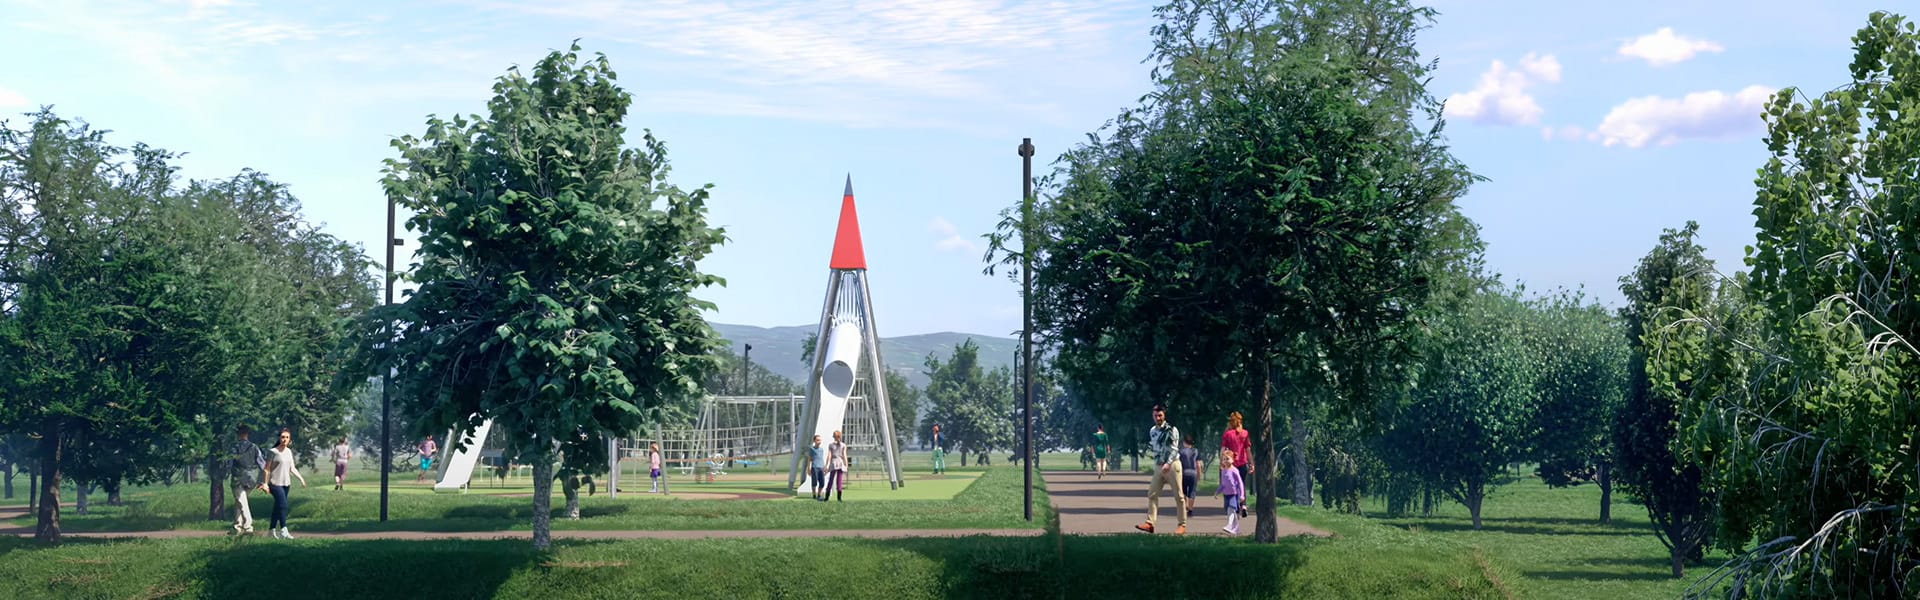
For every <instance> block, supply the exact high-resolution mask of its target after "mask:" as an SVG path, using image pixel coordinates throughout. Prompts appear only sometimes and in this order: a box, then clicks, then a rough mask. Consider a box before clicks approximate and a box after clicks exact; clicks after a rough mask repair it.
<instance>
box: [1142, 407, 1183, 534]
mask: <svg viewBox="0 0 1920 600" xmlns="http://www.w3.org/2000/svg"><path fill="white" fill-rule="evenodd" d="M1179 444H1180V428H1178V427H1174V426H1173V424H1172V423H1168V422H1167V407H1165V406H1161V405H1159V404H1155V405H1153V427H1151V428H1149V429H1147V450H1148V451H1149V452H1150V453H1151V454H1153V464H1154V469H1153V481H1152V483H1149V484H1147V522H1145V523H1141V524H1139V525H1135V526H1133V528H1134V529H1138V530H1141V531H1145V532H1147V533H1153V523H1154V521H1157V520H1159V519H1160V490H1161V489H1163V488H1165V487H1168V486H1172V487H1173V498H1174V503H1175V505H1177V506H1178V507H1179V509H1180V510H1179V512H1178V513H1177V514H1179V515H1180V527H1179V528H1178V529H1174V530H1173V532H1174V533H1176V534H1180V535H1186V533H1187V496H1186V493H1185V492H1183V491H1181V489H1180V457H1179Z"/></svg>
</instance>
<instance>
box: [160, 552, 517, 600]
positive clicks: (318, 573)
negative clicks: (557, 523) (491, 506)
mask: <svg viewBox="0 0 1920 600" xmlns="http://www.w3.org/2000/svg"><path fill="white" fill-rule="evenodd" d="M263 542H264V543H263ZM316 546H321V547H322V548H321V549H316ZM198 558H199V560H198V561H197V562H198V563H199V565H200V567H199V569H198V570H197V571H196V572H195V573H194V574H193V576H194V578H195V579H196V580H197V581H198V582H200V583H201V584H202V585H203V587H202V588H201V590H200V595H202V596H205V597H209V598H242V597H248V596H257V595H259V594H261V593H263V592H272V593H273V594H274V595H276V596H278V597H297V598H402V597H419V598H491V597H494V596H495V592H496V590H498V588H499V587H500V586H501V585H502V584H504V583H506V582H507V580H508V579H509V578H510V577H512V576H513V575H514V573H515V572H516V571H519V570H522V569H525V568H527V567H529V566H532V565H533V564H534V563H535V562H537V561H539V560H540V559H541V558H542V555H541V554H540V553H537V552H535V551H534V550H533V548H532V546H531V545H529V544H528V543H527V542H526V541H525V540H485V541H462V542H459V543H434V542H431V541H400V540H350V541H349V540H337V541H326V542H318V543H315V542H299V543H275V542H272V541H268V540H233V541H231V542H230V543H221V544H214V545H213V547H211V548H208V549H207V550H204V551H202V552H201V553H200V556H199V557H198ZM402 574H403V575H404V576H401V575H402ZM292 582H297V584H295V583H292Z"/></svg>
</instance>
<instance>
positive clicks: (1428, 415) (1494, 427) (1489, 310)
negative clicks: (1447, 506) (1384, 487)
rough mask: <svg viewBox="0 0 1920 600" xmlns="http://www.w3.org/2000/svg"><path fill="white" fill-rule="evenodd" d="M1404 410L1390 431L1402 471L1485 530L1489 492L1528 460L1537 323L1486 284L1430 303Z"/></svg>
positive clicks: (1512, 297)
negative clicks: (1533, 341) (1509, 471)
mask: <svg viewBox="0 0 1920 600" xmlns="http://www.w3.org/2000/svg"><path fill="white" fill-rule="evenodd" d="M1432 308H1434V309H1437V310H1436V311H1435V312H1436V313H1438V314H1436V315H1435V316H1434V317H1433V318H1432V321H1431V322H1432V327H1431V329H1430V330H1428V331H1429V332H1428V333H1427V334H1426V335H1424V336H1422V339H1421V340H1420V350H1421V354H1422V356H1423V358H1422V360H1421V362H1420V363H1419V365H1418V367H1417V373H1418V374H1417V376H1416V377H1415V378H1414V381H1413V387H1412V391H1411V392H1410V393H1409V394H1408V398H1407V404H1406V405H1405V406H1402V407H1400V408H1399V410H1398V411H1396V418H1394V419H1392V421H1391V423H1392V427H1391V428H1390V429H1389V430H1388V431H1387V432H1386V433H1385V435H1386V437H1387V438H1388V439H1389V440H1392V446H1390V447H1391V448H1392V449H1393V450H1394V452H1393V453H1392V454H1391V455H1390V456H1391V460H1396V461H1399V462H1401V463H1403V464H1404V465H1405V466H1403V467H1402V468H1403V470H1409V471H1413V472H1417V473H1420V474H1422V475H1423V476H1424V477H1425V479H1426V481H1427V482H1428V484H1429V485H1431V486H1432V487H1433V489H1435V490H1437V491H1439V492H1441V493H1444V494H1446V495H1447V496H1448V497H1450V498H1452V499H1453V500H1454V501H1456V502H1459V503H1461V504H1462V505H1464V506H1466V507H1467V511H1468V513H1469V514H1471V515H1472V517H1473V527H1474V528H1475V529H1478V528H1480V525H1481V520H1480V519H1481V509H1482V508H1483V507H1484V505H1485V501H1486V497H1487V493H1488V492H1490V491H1492V490H1493V488H1494V487H1496V486H1497V485H1498V484H1499V481H1500V475H1502V474H1503V473H1505V471H1506V469H1507V466H1508V465H1509V464H1510V463H1512V462H1514V461H1516V460H1518V459H1520V458H1522V457H1523V456H1524V455H1525V451H1526V449H1527V444H1529V443H1530V442H1532V441H1533V440H1532V437H1531V436H1530V435H1529V433H1530V431H1531V428H1530V425H1531V423H1529V421H1530V417H1531V415H1532V414H1533V410H1534V398H1535V389H1534V388H1535V381H1536V379H1537V378H1538V373H1539V366H1538V363H1539V360H1538V358H1539V357H1538V356H1537V355H1536V354H1534V353H1533V352H1532V348H1529V347H1528V339H1529V338H1530V337H1531V336H1532V334H1533V333H1534V332H1533V323H1532V321H1533V319H1532V315H1531V314H1530V310H1529V308H1528V307H1527V305H1526V304H1525V303H1524V302H1523V301H1522V300H1521V299H1519V298H1518V297H1516V296H1515V295H1513V293H1512V292H1510V291H1507V290H1504V289H1502V288H1500V287H1498V284H1496V283H1493V282H1487V283H1485V284H1481V285H1474V286H1470V287H1468V288H1466V289H1463V290H1461V293H1460V294H1459V295H1458V296H1455V297H1451V298H1445V299H1444V300H1443V301H1441V302H1439V303H1437V304H1436V305H1434V306H1432Z"/></svg>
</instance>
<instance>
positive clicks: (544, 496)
mask: <svg viewBox="0 0 1920 600" xmlns="http://www.w3.org/2000/svg"><path fill="white" fill-rule="evenodd" d="M545 443H546V441H545V440H544V439H539V440H536V441H535V442H534V444H535V446H534V447H535V448H541V446H542V445H543V444H545ZM552 545H553V452H552V451H551V450H548V451H545V452H540V451H535V452H534V455H533V549H534V550H540V551H546V549H547V548H548V547H551V546H552Z"/></svg>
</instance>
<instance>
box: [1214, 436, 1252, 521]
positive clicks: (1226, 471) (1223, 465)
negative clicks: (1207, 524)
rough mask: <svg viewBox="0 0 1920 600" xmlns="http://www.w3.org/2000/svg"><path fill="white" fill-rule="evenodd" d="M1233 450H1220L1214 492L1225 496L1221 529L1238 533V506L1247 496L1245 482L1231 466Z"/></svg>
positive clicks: (1238, 471)
mask: <svg viewBox="0 0 1920 600" xmlns="http://www.w3.org/2000/svg"><path fill="white" fill-rule="evenodd" d="M1233 459H1234V455H1233V451H1232V450H1222V451H1221V452H1220V489H1219V490H1217V491H1215V492H1214V494H1215V495H1218V496H1226V497H1227V526H1226V527H1221V528H1220V530H1221V531H1225V532H1227V534H1229V535H1240V506H1241V501H1242V499H1243V498H1246V497H1247V486H1246V483H1245V482H1243V481H1241V479H1240V469H1237V468H1234V466H1233Z"/></svg>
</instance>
